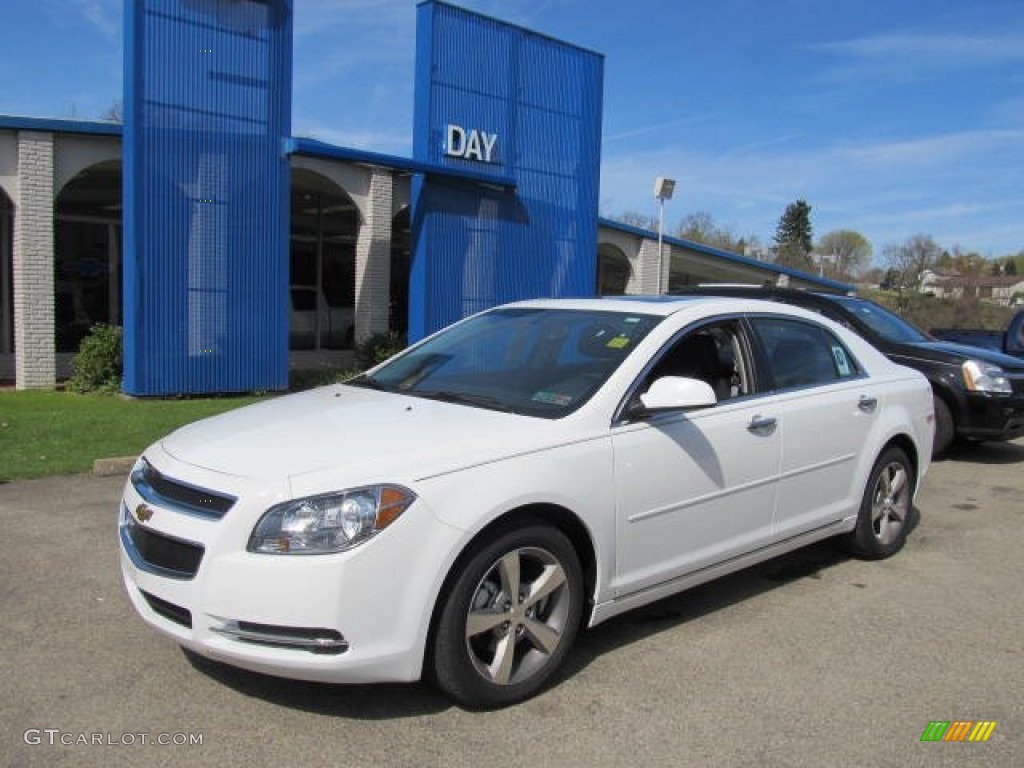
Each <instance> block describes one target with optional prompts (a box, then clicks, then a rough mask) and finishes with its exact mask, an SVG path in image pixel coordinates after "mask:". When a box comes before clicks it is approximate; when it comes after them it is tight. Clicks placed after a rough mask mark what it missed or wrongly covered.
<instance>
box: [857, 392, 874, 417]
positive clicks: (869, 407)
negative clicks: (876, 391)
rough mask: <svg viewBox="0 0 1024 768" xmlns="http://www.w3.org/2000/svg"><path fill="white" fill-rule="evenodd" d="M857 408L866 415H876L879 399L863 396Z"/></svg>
mask: <svg viewBox="0 0 1024 768" xmlns="http://www.w3.org/2000/svg"><path fill="white" fill-rule="evenodd" d="M857 407H858V408H860V409H861V410H862V411H864V413H874V412H875V408H877V407H878V398H877V397H868V396H867V395H861V396H860V400H858V401H857Z"/></svg>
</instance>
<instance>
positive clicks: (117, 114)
mask: <svg viewBox="0 0 1024 768" xmlns="http://www.w3.org/2000/svg"><path fill="white" fill-rule="evenodd" d="M100 120H104V121H105V122H108V123H124V102H122V101H121V100H120V99H118V100H117V101H115V102H114V103H113V104H111V105H110V106H109V107H107V111H106V112H104V113H103V114H102V115H100Z"/></svg>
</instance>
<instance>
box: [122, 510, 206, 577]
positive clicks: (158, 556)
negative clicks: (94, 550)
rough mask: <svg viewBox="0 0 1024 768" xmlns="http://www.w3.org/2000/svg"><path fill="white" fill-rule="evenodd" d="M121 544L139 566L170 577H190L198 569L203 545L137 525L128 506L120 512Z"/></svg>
mask: <svg viewBox="0 0 1024 768" xmlns="http://www.w3.org/2000/svg"><path fill="white" fill-rule="evenodd" d="M121 544H122V546H123V547H124V550H125V552H127V553H128V556H129V557H130V558H131V560H132V562H133V563H135V565H136V566H137V567H138V568H141V569H142V570H145V571H149V572H150V573H155V574H158V575H160V576H166V577H168V578H171V579H191V578H193V577H194V576H195V575H196V572H197V571H198V570H199V564H200V563H201V562H202V559H203V552H204V550H203V547H202V546H201V545H199V544H195V543H193V542H190V541H182V540H181V539H175V538H172V537H170V536H166V535H164V534H162V533H157V532H156V531H152V530H150V529H149V528H144V527H143V526H141V525H139V524H138V523H137V522H136V521H135V518H134V517H132V515H131V513H130V512H128V510H127V509H123V510H122V512H121Z"/></svg>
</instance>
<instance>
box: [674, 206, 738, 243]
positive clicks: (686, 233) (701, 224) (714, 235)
mask: <svg viewBox="0 0 1024 768" xmlns="http://www.w3.org/2000/svg"><path fill="white" fill-rule="evenodd" d="M676 236H677V237H681V238H683V239H684V240H689V241H691V242H694V243H703V244H704V245H710V246H711V247H712V248H718V249H720V250H723V251H731V252H733V253H740V254H742V253H743V250H744V246H745V245H746V242H747V241H746V239H745V238H743V237H736V235H735V234H733V232H732V230H731V229H729V228H728V227H724V226H719V225H718V224H716V223H715V219H714V217H713V216H712V215H711V214H710V213H708V212H707V211H696V212H695V213H688V214H686V216H684V217H683V218H682V220H680V222H679V226H678V228H677V229H676Z"/></svg>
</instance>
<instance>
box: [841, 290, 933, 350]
mask: <svg viewBox="0 0 1024 768" xmlns="http://www.w3.org/2000/svg"><path fill="white" fill-rule="evenodd" d="M836 301H838V302H839V303H840V304H841V305H842V306H843V307H844V308H845V309H846V311H847V312H849V313H850V314H851V315H853V316H854V317H856V318H857V319H858V320H859V321H860V322H861V323H863V324H864V325H866V326H867V327H868V328H869V329H870V330H872V331H874V332H875V333H877V334H878V335H879V336H881V337H882V338H883V339H885V340H886V341H895V342H902V343H910V344H914V343H918V342H922V341H931V339H930V338H929V337H928V336H927V335H926V334H925V333H924V332H922V331H920V330H918V329H917V328H916V327H915V326H913V325H911V324H910V323H908V322H907V321H906V320H904V319H903V318H902V317H900V316H899V315H895V314H893V313H892V312H890V311H889V310H887V309H885V308H884V307H882V306H879V305H878V304H875V303H874V302H872V301H866V300H865V299H854V298H850V297H836Z"/></svg>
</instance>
